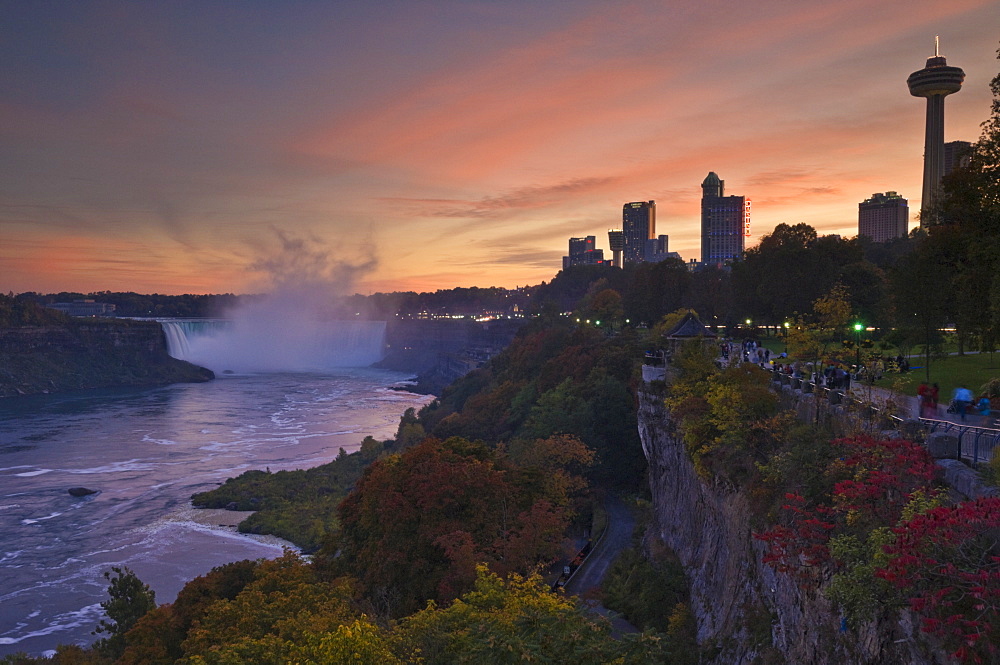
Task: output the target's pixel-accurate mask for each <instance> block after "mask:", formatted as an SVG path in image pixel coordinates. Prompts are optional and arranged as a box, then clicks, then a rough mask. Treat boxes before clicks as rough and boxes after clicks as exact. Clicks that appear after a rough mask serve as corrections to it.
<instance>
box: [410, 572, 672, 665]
mask: <svg viewBox="0 0 1000 665" xmlns="http://www.w3.org/2000/svg"><path fill="white" fill-rule="evenodd" d="M394 641H395V648H396V651H397V653H398V654H399V655H400V656H401V658H402V659H403V660H404V661H405V662H420V663H424V664H425V665H446V664H447V665H452V664H454V663H468V664H470V665H471V664H473V663H497V664H505V663H510V664H511V665H514V664H517V663H574V664H575V665H603V664H604V663H619V664H621V665H639V664H640V663H644V664H645V663H656V662H663V659H664V657H665V650H664V646H665V645H664V644H663V642H662V641H661V640H660V639H659V638H657V637H653V636H649V635H625V636H622V637H621V638H619V639H615V638H614V637H612V634H611V628H610V625H609V624H608V623H607V622H606V621H604V620H602V619H599V618H592V615H589V614H588V613H586V612H585V611H584V610H583V608H581V607H580V606H579V605H578V604H577V603H575V602H574V601H573V600H571V599H569V598H565V597H561V596H558V595H556V594H553V593H551V592H550V591H549V590H548V588H546V587H545V586H544V584H543V583H542V580H541V579H540V578H539V577H537V576H532V577H528V578H523V577H520V576H517V575H511V576H509V577H508V578H507V579H502V578H500V577H499V576H497V575H495V574H492V573H490V572H489V571H488V570H487V569H486V568H485V567H484V566H480V567H479V568H478V569H477V571H476V581H475V588H474V589H472V590H470V591H469V592H468V593H466V594H464V595H463V596H462V597H461V598H459V599H458V600H456V601H455V602H454V603H452V604H451V605H450V606H449V607H447V608H444V609H440V608H438V607H437V606H436V605H434V604H433V603H431V604H429V605H428V606H427V608H426V609H424V610H422V611H420V612H417V613H416V614H414V615H412V616H410V617H408V618H406V619H404V620H403V621H402V622H401V624H400V626H399V628H398V629H397V631H396V634H395V635H394Z"/></svg>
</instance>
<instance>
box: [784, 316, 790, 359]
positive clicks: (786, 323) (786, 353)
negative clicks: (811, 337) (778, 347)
mask: <svg viewBox="0 0 1000 665" xmlns="http://www.w3.org/2000/svg"><path fill="white" fill-rule="evenodd" d="M790 327H791V324H790V323H788V321H785V355H786V356H787V355H788V329H789V328H790Z"/></svg>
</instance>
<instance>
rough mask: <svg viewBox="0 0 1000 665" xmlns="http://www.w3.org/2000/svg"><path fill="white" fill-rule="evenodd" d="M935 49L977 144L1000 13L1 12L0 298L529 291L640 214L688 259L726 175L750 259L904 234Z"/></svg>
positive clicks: (384, 7)
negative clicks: (587, 242) (902, 221)
mask: <svg viewBox="0 0 1000 665" xmlns="http://www.w3.org/2000/svg"><path fill="white" fill-rule="evenodd" d="M936 34H938V35H940V36H941V52H942V54H943V55H945V56H946V57H947V58H948V64H949V65H954V66H958V67H962V68H963V69H964V70H965V73H966V79H965V85H964V86H963V89H962V91H961V92H959V93H957V94H955V95H952V96H950V97H949V98H948V100H947V102H946V113H945V116H946V126H945V139H946V140H955V139H964V140H971V141H974V140H976V139H977V138H978V136H979V133H980V128H979V124H980V123H981V122H982V121H983V120H985V119H986V117H987V115H988V113H989V103H990V92H989V88H988V83H989V80H990V79H991V78H992V77H993V76H994V75H996V73H997V71H998V68H1000V62H998V61H997V59H996V50H997V47H998V37H1000V2H998V1H997V0H948V1H947V2H943V1H941V0H933V1H931V0H885V1H881V2H872V1H871V0H773V1H770V2H753V1H748V2H722V1H721V0H704V1H701V2H683V1H681V0H664V1H661V2H609V1H606V0H605V1H596V2H589V1H583V0H578V1H559V0H545V1H542V0H534V1H527V0H524V1H517V0H492V1H487V0H483V1H479V2H473V1H466V2H459V1H455V2H440V1H436V0H428V1H426V2H420V1H412V0H404V1H399V2H384V1H375V0H370V1H363V0H358V1H356V2H329V1H328V2H317V1H303V2H293V1H289V0H282V1H281V2H278V1H273V2H262V1H261V2H256V1H251V0H244V1H241V2H214V1H211V0H197V1H192V2H174V1H169V0H164V1H160V2H124V1H123V2H87V1H70V0H65V1H52V2H46V1H43V0H39V1H21V0H0V291H3V292H4V293H6V292H8V291H13V292H15V293H19V292H23V291H40V292H54V291H62V290H71V291H81V292H90V291H97V290H111V291H126V290H128V291H138V292H143V293H153V292H157V293H217V292H234V293H246V292H259V291H262V290H266V289H268V288H270V286H271V284H272V283H273V281H274V280H275V279H297V278H299V277H308V278H309V279H313V280H319V281H328V282H334V283H339V284H340V286H341V288H343V289H345V290H348V291H349V292H354V291H359V292H362V293H367V292H370V291H391V290H410V289H412V290H434V289H439V288H450V287H453V286H505V287H514V286H516V285H525V284H537V283H539V282H541V281H543V280H549V279H551V278H552V276H553V275H554V274H555V273H556V272H557V271H558V270H559V268H560V261H561V257H562V256H563V255H564V254H566V253H567V239H568V238H569V237H570V236H584V235H596V236H597V246H598V247H600V248H604V249H605V250H606V251H607V247H608V244H607V230H608V229H609V228H612V227H617V226H620V223H621V207H622V204H623V203H625V202H626V201H636V200H648V199H655V200H656V202H657V217H658V218H657V233H664V234H668V235H669V236H670V249H671V250H673V251H677V252H680V254H681V255H682V256H683V257H684V259H685V260H687V259H690V258H698V257H699V256H700V249H699V242H700V238H699V233H700V229H699V198H700V195H701V190H700V186H699V185H700V183H701V181H702V180H703V179H704V177H705V176H706V174H707V173H708V172H709V171H715V172H716V173H718V174H719V176H720V177H721V178H723V179H724V180H725V181H726V193H727V194H739V195H745V196H748V197H749V198H750V199H751V200H752V201H753V216H752V232H753V237H752V238H751V239H750V242H751V243H755V242H756V241H757V240H758V239H759V237H760V236H761V235H763V234H766V233H768V232H770V231H771V230H772V229H773V228H774V226H775V225H777V224H779V223H782V222H786V223H797V222H805V223H808V224H811V225H812V226H814V227H816V228H817V230H819V231H820V232H821V233H839V234H842V235H844V236H853V235H856V233H857V204H858V202H859V201H861V200H863V199H865V198H867V197H869V196H871V194H873V193H874V192H884V191H887V190H895V191H898V192H900V193H901V194H902V195H903V196H905V197H906V198H908V199H909V202H910V214H911V227H912V226H914V225H915V224H916V212H917V210H919V205H920V201H919V199H920V182H921V169H922V161H921V160H922V153H923V123H924V111H925V102H924V101H923V100H922V99H918V98H914V97H911V96H910V95H909V92H908V90H907V87H906V77H907V76H908V75H909V74H910V73H911V72H913V71H915V70H917V69H920V68H922V67H923V66H924V62H925V60H926V58H927V57H928V56H930V55H932V54H933V48H934V35H936ZM609 254H610V252H609Z"/></svg>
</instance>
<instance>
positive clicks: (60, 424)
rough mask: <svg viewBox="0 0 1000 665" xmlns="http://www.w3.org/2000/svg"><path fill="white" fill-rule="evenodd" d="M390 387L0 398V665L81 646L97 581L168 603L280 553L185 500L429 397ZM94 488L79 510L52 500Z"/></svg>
mask: <svg viewBox="0 0 1000 665" xmlns="http://www.w3.org/2000/svg"><path fill="white" fill-rule="evenodd" d="M404 378H405V377H404V376H403V375H400V374H396V373H392V372H386V371H379V370H371V369H346V370H340V371H327V372H322V373H271V374H244V375H220V378H218V379H217V380H215V381H211V382H208V383H200V384H175V385H172V386H167V387H163V388H156V389H145V390H117V391H88V392H81V393H74V394H64V395H58V396H41V397H30V398H15V399H12V400H6V401H0V656H2V655H5V654H8V653H14V652H17V651H26V652H28V653H30V654H36V655H37V654H40V653H43V652H45V651H48V650H51V649H54V648H55V646H56V645H57V644H70V643H76V644H89V643H90V642H92V641H93V640H94V636H93V635H91V632H90V631H91V630H93V628H94V627H95V626H96V624H97V623H98V621H99V620H100V619H101V618H102V616H103V611H102V610H101V607H100V603H101V601H103V600H106V598H107V594H106V589H107V581H106V580H105V579H104V578H103V575H102V574H103V573H104V571H107V570H109V569H110V567H111V566H122V565H125V566H128V567H130V568H131V569H133V570H134V571H135V572H136V573H137V574H138V575H139V577H140V578H141V579H142V580H143V581H144V582H146V583H147V584H149V585H150V586H151V587H152V588H153V590H154V591H156V599H157V602H158V603H165V602H170V601H172V600H173V598H174V597H175V596H176V594H177V592H178V591H179V590H180V588H181V587H182V586H183V585H184V583H185V581H187V580H189V579H192V578H194V577H196V576H198V575H201V574H203V573H206V572H208V571H209V570H211V569H212V568H213V567H215V566H218V565H221V564H223V563H227V562H230V561H238V560H241V559H247V558H250V559H254V558H260V557H275V556H278V555H280V554H281V550H282V546H288V544H287V543H284V542H283V541H280V540H277V539H275V538H271V537H263V536H245V535H242V534H238V533H236V532H235V529H234V528H232V527H229V526H224V525H225V524H227V523H235V522H236V521H237V520H236V519H234V517H235V516H233V515H229V514H227V513H225V512H221V511H212V512H211V513H208V514H209V515H210V516H211V519H206V518H205V516H206V513H205V512H203V511H196V510H193V509H192V508H191V507H190V503H189V498H190V496H191V494H193V493H194V492H199V491H204V490H206V489H211V488H212V487H215V486H216V485H217V484H218V483H221V482H222V481H224V480H225V479H226V478H228V477H231V476H235V475H238V474H239V473H241V472H243V471H245V470H247V469H264V468H270V469H271V470H272V471H278V470H282V469H301V468H308V467H312V466H316V465H318V464H323V463H325V462H328V461H330V460H331V459H332V458H333V457H335V456H336V455H337V454H338V452H339V449H340V448H344V449H345V450H346V451H348V452H351V451H353V450H355V449H357V447H358V446H359V445H360V443H361V441H362V439H363V438H364V437H365V436H366V435H368V434H371V435H373V436H375V437H376V438H388V437H390V436H392V435H393V434H394V432H395V428H396V425H397V424H398V422H399V417H400V415H401V414H402V412H403V411H404V410H406V409H407V408H408V407H411V406H414V407H419V406H421V405H423V404H425V403H426V402H427V401H429V399H430V398H428V397H425V396H420V395H414V394H411V393H408V392H403V391H398V390H392V389H390V386H391V385H393V384H396V383H398V382H400V381H401V380H403V379H404ZM77 486H84V487H87V488H90V489H94V490H99V493H98V494H94V495H91V496H87V497H84V498H74V497H72V496H70V494H69V493H68V492H67V489H69V488H70V487H77Z"/></svg>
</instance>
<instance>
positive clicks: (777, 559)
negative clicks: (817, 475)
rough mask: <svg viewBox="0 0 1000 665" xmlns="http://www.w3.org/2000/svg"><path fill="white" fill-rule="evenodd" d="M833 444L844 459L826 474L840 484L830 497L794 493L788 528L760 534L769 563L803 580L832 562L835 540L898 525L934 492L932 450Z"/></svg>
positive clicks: (890, 443)
mask: <svg viewBox="0 0 1000 665" xmlns="http://www.w3.org/2000/svg"><path fill="white" fill-rule="evenodd" d="M833 445H834V447H835V449H836V450H837V453H838V456H837V457H835V458H834V459H833V460H832V461H831V462H830V463H829V465H828V467H827V470H826V473H827V474H828V475H829V476H830V477H831V479H833V480H834V486H833V490H832V493H831V495H830V496H829V498H828V499H827V500H826V501H822V500H820V501H813V502H810V501H807V500H806V498H805V497H803V496H802V495H801V494H796V493H793V492H790V493H788V494H787V495H786V500H787V503H786V504H785V505H784V506H782V509H783V510H784V513H785V518H786V519H785V520H784V523H781V524H777V525H774V526H772V527H771V528H769V529H767V530H765V531H763V532H762V533H758V534H755V535H756V537H757V538H758V539H760V540H762V541H763V542H765V543H766V544H767V546H768V552H767V554H766V555H765V557H764V562H765V563H771V564H773V565H774V567H775V568H776V569H778V570H781V571H785V572H790V573H793V574H796V575H798V576H799V577H801V578H802V579H811V578H812V577H813V576H814V575H816V574H817V569H818V568H819V567H821V566H823V565H825V564H827V563H829V562H830V561H831V559H832V556H831V551H830V539H831V538H832V537H833V536H835V535H845V534H850V535H855V536H860V537H867V534H868V533H869V532H870V531H871V530H872V529H875V528H877V527H879V526H886V525H889V526H891V525H894V524H896V523H897V522H898V521H899V520H900V518H901V517H902V515H903V510H904V508H905V507H906V505H907V504H908V503H909V502H910V501H911V500H912V499H914V498H915V497H920V496H923V495H924V494H926V493H927V492H928V491H929V488H930V483H931V480H932V479H933V477H934V463H933V460H932V459H931V457H930V455H929V454H928V453H927V451H926V449H925V448H923V447H922V446H920V445H919V444H916V443H913V442H911V441H907V440H905V439H888V440H880V439H875V438H872V437H868V436H858V437H852V438H846V439H838V440H836V441H834V442H833ZM918 492H919V494H918Z"/></svg>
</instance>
